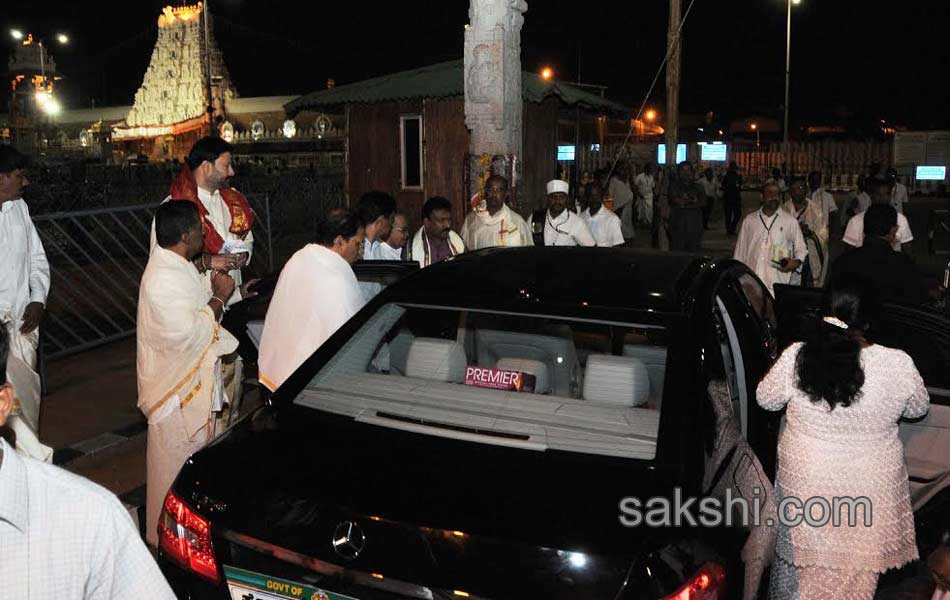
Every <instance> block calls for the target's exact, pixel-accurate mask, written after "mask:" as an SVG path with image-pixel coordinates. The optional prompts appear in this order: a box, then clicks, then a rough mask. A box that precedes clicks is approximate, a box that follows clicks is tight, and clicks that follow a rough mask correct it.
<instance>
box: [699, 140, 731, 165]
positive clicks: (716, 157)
mask: <svg viewBox="0 0 950 600" xmlns="http://www.w3.org/2000/svg"><path fill="white" fill-rule="evenodd" d="M728 152H729V150H728V146H726V145H725V144H706V143H704V142H700V143H699V160H702V161H707V162H724V161H725V160H726V156H727V155H728Z"/></svg>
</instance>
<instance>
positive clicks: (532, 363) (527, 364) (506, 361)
mask: <svg viewBox="0 0 950 600" xmlns="http://www.w3.org/2000/svg"><path fill="white" fill-rule="evenodd" d="M495 368H496V369H504V370H505V371H520V372H522V373H527V374H528V375H534V380H535V381H534V393H535V394H548V393H550V392H551V378H550V377H549V376H548V366H547V365H546V364H544V363H543V362H541V361H540V360H532V359H530V358H502V359H500V360H499V361H498V362H497V363H496V364H495Z"/></svg>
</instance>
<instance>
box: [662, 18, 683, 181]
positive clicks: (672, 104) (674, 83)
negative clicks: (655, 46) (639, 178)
mask: <svg viewBox="0 0 950 600" xmlns="http://www.w3.org/2000/svg"><path fill="white" fill-rule="evenodd" d="M681 2H682V0H670V19H669V23H668V25H667V30H666V44H667V52H669V53H670V54H669V55H670V60H669V62H667V64H666V166H667V168H672V169H674V170H673V171H671V172H675V167H676V142H677V140H678V138H679V114H680V63H681V62H682V49H683V44H682V42H681V41H680V38H679V37H677V35H676V34H677V31H678V30H679V26H680V21H681V20H682V5H681ZM670 48H672V51H670Z"/></svg>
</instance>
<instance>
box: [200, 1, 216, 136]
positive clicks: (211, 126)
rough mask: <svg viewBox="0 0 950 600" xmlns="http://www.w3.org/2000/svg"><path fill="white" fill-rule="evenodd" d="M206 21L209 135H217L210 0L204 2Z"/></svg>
mask: <svg viewBox="0 0 950 600" xmlns="http://www.w3.org/2000/svg"><path fill="white" fill-rule="evenodd" d="M201 5H202V8H203V9H204V21H205V68H206V71H207V72H206V73H205V79H206V82H207V86H208V135H215V130H214V99H213V98H212V96H211V27H210V22H209V21H208V0H204V1H203V2H202V3H201Z"/></svg>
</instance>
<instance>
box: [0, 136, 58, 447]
mask: <svg viewBox="0 0 950 600" xmlns="http://www.w3.org/2000/svg"><path fill="white" fill-rule="evenodd" d="M28 162H29V160H28V159H27V157H26V156H24V155H23V154H20V153H19V152H17V151H16V150H15V149H14V148H13V147H11V146H3V145H0V249H2V252H0V327H2V328H4V329H6V331H7V333H8V334H9V336H10V348H11V353H10V361H9V364H8V365H7V368H6V370H5V373H4V375H5V377H7V378H9V379H10V381H11V382H13V383H14V385H16V387H17V390H18V392H19V401H20V407H19V410H18V411H17V414H16V415H14V416H13V417H12V419H11V427H12V428H13V429H14V430H16V431H17V434H18V435H17V448H18V449H19V450H20V451H21V452H24V453H25V454H27V455H28V456H32V457H33V458H36V459H37V460H43V461H50V460H52V456H53V451H52V449H50V448H49V447H47V446H44V445H43V444H40V443H39V440H38V436H39V417H40V377H39V374H38V373H37V372H36V349H37V346H38V345H39V339H40V331H39V326H40V323H41V321H42V320H43V314H44V311H45V305H46V296H47V294H48V293H49V285H50V271H49V263H48V262H47V260H46V252H45V251H44V250H43V243H42V241H40V237H39V235H38V234H37V232H36V228H35V227H34V226H33V221H32V220H31V219H30V210H29V208H28V207H27V205H26V202H24V201H23V188H25V187H26V186H27V185H29V183H30V182H29V180H28V179H27V177H26V167H27V163H28Z"/></svg>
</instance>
